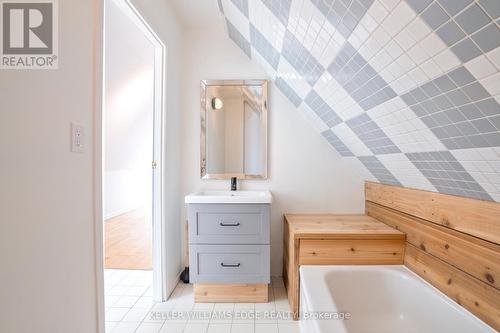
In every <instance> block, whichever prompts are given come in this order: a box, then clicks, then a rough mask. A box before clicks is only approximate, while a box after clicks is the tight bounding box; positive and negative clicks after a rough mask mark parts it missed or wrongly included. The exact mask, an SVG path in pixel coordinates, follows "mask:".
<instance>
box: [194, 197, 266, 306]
mask: <svg viewBox="0 0 500 333" xmlns="http://www.w3.org/2000/svg"><path fill="white" fill-rule="evenodd" d="M271 201H272V196H271V193H270V192H268V191H206V192H199V193H194V194H191V195H188V196H186V198H185V202H186V203H187V207H188V208H187V209H188V223H189V226H188V228H189V267H190V272H189V279H190V282H192V283H194V297H195V302H267V300H268V294H267V289H268V287H267V286H268V284H269V282H270V236H269V234H270V228H269V224H270V223H269V216H270V204H271Z"/></svg>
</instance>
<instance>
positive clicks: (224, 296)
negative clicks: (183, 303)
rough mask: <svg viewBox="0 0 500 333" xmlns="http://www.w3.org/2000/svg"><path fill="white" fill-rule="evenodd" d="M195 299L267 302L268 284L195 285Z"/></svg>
mask: <svg viewBox="0 0 500 333" xmlns="http://www.w3.org/2000/svg"><path fill="white" fill-rule="evenodd" d="M193 293H194V301H195V302H198V303H214V302H223V303H266V302H267V301H268V285H267V284H266V283H262V284H210V283H195V284H194V285H193Z"/></svg>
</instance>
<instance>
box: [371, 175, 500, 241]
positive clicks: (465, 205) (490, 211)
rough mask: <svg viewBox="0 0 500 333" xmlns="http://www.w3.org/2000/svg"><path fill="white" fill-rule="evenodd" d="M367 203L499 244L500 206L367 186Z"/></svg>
mask: <svg viewBox="0 0 500 333" xmlns="http://www.w3.org/2000/svg"><path fill="white" fill-rule="evenodd" d="M365 195H366V200H367V201H371V202H374V203H378V204H380V205H382V206H387V207H391V208H393V209H395V210H398V211H401V212H404V213H407V214H410V215H413V216H416V217H419V218H422V219H425V220H428V221H430V222H433V223H437V224H440V225H443V226H445V227H447V228H451V229H454V230H458V231H461V232H464V233H467V234H469V235H472V236H476V237H479V238H482V239H485V240H488V241H491V242H494V243H496V244H499V243H500V223H499V217H500V204H499V203H496V202H490V201H483V200H475V199H470V198H464V197H458V196H453V195H447V194H441V193H435V192H428V191H422V190H414V189H408V188H403V187H398V186H390V185H383V184H378V183H372V182H366V184H365Z"/></svg>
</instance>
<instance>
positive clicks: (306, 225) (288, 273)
mask: <svg viewBox="0 0 500 333" xmlns="http://www.w3.org/2000/svg"><path fill="white" fill-rule="evenodd" d="M284 220H285V225H284V251H283V252H284V254H283V278H284V282H285V287H286V289H287V293H288V301H289V303H290V307H291V309H292V311H293V313H294V318H298V314H299V312H298V311H299V265H374V264H379V265H386V264H403V256H404V243H405V235H404V234H403V233H402V232H400V231H397V230H395V229H393V228H390V227H389V226H387V225H385V224H384V223H381V222H379V221H377V220H375V219H374V218H371V217H369V216H366V215H333V214H321V215H317V214H286V215H285V216H284Z"/></svg>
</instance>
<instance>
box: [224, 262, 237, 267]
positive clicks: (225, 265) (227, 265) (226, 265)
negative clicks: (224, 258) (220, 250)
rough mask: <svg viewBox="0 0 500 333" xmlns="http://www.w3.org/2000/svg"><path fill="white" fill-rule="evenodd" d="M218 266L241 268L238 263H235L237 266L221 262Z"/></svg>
mask: <svg viewBox="0 0 500 333" xmlns="http://www.w3.org/2000/svg"><path fill="white" fill-rule="evenodd" d="M220 265H221V266H222V267H240V266H241V264H240V263H237V264H225V263H223V262H221V263H220Z"/></svg>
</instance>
